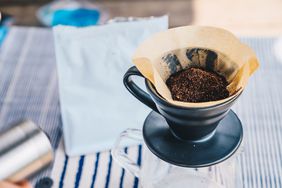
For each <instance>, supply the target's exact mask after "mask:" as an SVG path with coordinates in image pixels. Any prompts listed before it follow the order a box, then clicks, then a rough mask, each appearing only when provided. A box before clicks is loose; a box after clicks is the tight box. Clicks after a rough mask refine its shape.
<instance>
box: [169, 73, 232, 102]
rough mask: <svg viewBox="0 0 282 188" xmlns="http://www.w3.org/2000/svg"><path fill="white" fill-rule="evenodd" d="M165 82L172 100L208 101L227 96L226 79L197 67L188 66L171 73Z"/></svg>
mask: <svg viewBox="0 0 282 188" xmlns="http://www.w3.org/2000/svg"><path fill="white" fill-rule="evenodd" d="M166 84H167V86H168V88H169V90H170V92H171V95H172V98H173V100H177V101H183V102H208V101H215V100H220V99H224V98H226V97H228V96H229V92H228V90H227V89H226V87H227V85H228V82H227V81H226V79H225V78H224V77H223V76H221V75H219V74H217V73H215V72H210V71H206V70H203V69H199V68H189V69H186V70H183V71H179V72H177V73H175V74H173V75H171V76H170V77H169V78H168V79H167V81H166Z"/></svg>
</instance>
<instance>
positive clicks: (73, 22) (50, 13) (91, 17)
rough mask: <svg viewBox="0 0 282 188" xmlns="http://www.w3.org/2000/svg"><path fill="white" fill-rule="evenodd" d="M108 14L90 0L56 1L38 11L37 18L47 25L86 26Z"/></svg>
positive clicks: (101, 20)
mask: <svg viewBox="0 0 282 188" xmlns="http://www.w3.org/2000/svg"><path fill="white" fill-rule="evenodd" d="M106 15H107V14H105V12H101V11H100V9H98V7H96V6H95V5H93V4H91V3H89V2H83V1H82V2H79V1H66V0H65V1H54V2H51V3H49V4H47V5H44V6H43V7H41V8H40V9H39V10H38V11H37V18H38V19H39V21H40V22H41V23H42V24H43V25H45V26H55V25H69V26H77V27H84V26H90V25H97V24H101V23H103V21H105V20H106V18H107V16H106Z"/></svg>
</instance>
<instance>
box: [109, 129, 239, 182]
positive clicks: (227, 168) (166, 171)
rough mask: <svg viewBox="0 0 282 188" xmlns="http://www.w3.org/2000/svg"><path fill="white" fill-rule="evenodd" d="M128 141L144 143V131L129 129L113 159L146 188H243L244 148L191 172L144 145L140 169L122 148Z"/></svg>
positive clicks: (113, 152) (124, 133) (114, 151)
mask: <svg viewBox="0 0 282 188" xmlns="http://www.w3.org/2000/svg"><path fill="white" fill-rule="evenodd" d="M125 139H132V140H135V141H139V142H143V136H142V131H141V130H137V129H127V130H126V131H124V132H123V133H121V135H120V137H119V138H118V140H117V141H116V144H115V147H114V148H113V150H112V156H113V158H114V160H115V161H116V162H117V163H119V164H120V165H121V166H122V167H123V168H125V169H126V170H127V171H128V172H130V173H132V174H133V175H134V176H136V177H138V178H139V180H140V182H141V185H142V187H143V188H184V187H191V188H238V187H242V181H241V169H240V165H239V162H238V160H239V157H238V156H239V154H240V153H241V151H242V149H241V148H242V147H240V148H239V149H238V150H237V151H236V153H235V154H233V155H232V156H230V157H229V158H228V159H226V160H224V161H223V162H220V163H217V164H215V165H211V166H204V167H200V168H188V167H181V166H177V165H173V164H171V163H168V162H166V161H164V160H162V159H160V158H159V157H157V156H156V155H155V154H153V153H152V152H151V151H150V150H149V149H148V147H147V145H146V144H145V143H143V152H142V153H143V159H142V165H141V166H138V165H137V164H136V163H135V162H134V161H133V160H131V159H130V158H129V157H128V155H127V154H126V153H124V150H123V148H121V146H120V145H121V142H123V141H124V140H125Z"/></svg>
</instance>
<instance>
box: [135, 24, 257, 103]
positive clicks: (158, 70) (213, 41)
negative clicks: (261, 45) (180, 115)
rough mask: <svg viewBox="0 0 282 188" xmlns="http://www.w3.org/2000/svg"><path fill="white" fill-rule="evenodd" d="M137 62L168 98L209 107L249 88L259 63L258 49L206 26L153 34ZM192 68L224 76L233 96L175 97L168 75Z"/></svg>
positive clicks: (168, 99) (138, 52) (137, 65)
mask: <svg viewBox="0 0 282 188" xmlns="http://www.w3.org/2000/svg"><path fill="white" fill-rule="evenodd" d="M133 63H134V64H135V65H136V67H137V68H138V70H139V71H140V72H141V73H142V74H143V76H144V77H146V78H147V79H149V80H150V81H151V82H152V84H153V85H154V86H155V88H156V90H157V92H158V93H159V94H160V95H161V96H162V97H163V98H164V99H166V100H167V101H168V102H169V103H172V104H174V105H178V106H183V107H207V106H213V105H216V104H220V103H223V102H224V101H226V100H229V99H231V98H232V97H234V96H236V95H238V94H239V93H240V92H241V91H242V90H243V89H244V88H245V87H246V84H247V82H248V79H249V77H250V76H251V75H252V74H253V73H254V71H255V70H256V69H257V68H258V66H259V63H258V60H257V58H256V55H255V53H254V51H253V50H252V49H251V48H250V47H248V46H247V45H245V44H243V43H241V42H240V40H239V39H237V38H236V37H235V36H234V35H233V34H232V33H230V32H228V31H226V30H224V29H219V28H214V27H203V26H185V27H178V28H173V29H169V30H167V31H164V32H161V33H157V34H155V35H153V36H152V37H151V38H149V39H148V40H146V41H145V42H143V43H142V44H141V45H140V46H139V47H138V48H137V50H136V52H135V54H134V56H133ZM190 67H201V68H204V69H206V70H212V71H215V72H217V73H219V74H220V75H222V76H224V77H225V78H226V80H227V81H228V83H229V85H228V87H227V89H228V91H229V93H230V95H229V97H228V98H226V99H223V100H218V101H210V102H201V103H189V102H180V101H175V100H173V99H172V97H171V93H170V91H169V89H168V87H167V85H166V80H167V78H168V77H169V76H170V75H171V74H174V73H176V72H178V71H180V70H183V69H187V68H190Z"/></svg>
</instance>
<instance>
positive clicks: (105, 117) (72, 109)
mask: <svg viewBox="0 0 282 188" xmlns="http://www.w3.org/2000/svg"><path fill="white" fill-rule="evenodd" d="M167 28H168V17H167V16H163V17H159V18H153V19H149V20H140V21H134V22H122V23H112V24H108V25H103V26H91V27H85V28H75V27H69V26H57V27H55V28H54V29H53V32H54V38H55V49H56V60H57V67H58V76H59V94H60V105H61V113H62V122H63V132H64V142H65V149H66V153H67V154H68V155H71V156H72V155H83V154H87V153H94V152H97V151H102V150H107V149H110V148H111V147H112V146H113V143H114V141H115V139H116V138H117V137H118V135H119V133H120V132H122V131H123V130H124V129H126V128H141V127H142V125H143V122H144V120H145V117H146V116H147V114H148V113H149V109H148V108H147V107H145V105H143V104H142V103H140V102H139V101H137V99H135V98H134V97H133V96H131V94H129V92H128V91H127V90H126V88H125V87H124V86H123V82H122V78H123V75H124V73H125V72H126V71H127V69H128V68H129V67H131V66H133V64H132V63H131V56H132V55H133V52H134V50H135V49H136V47H137V46H138V45H139V44H140V42H142V41H143V40H144V39H146V38H147V37H148V36H150V35H152V34H153V33H156V32H159V31H163V30H166V29H167ZM156 45H158V44H156ZM125 144H128V143H125Z"/></svg>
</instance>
